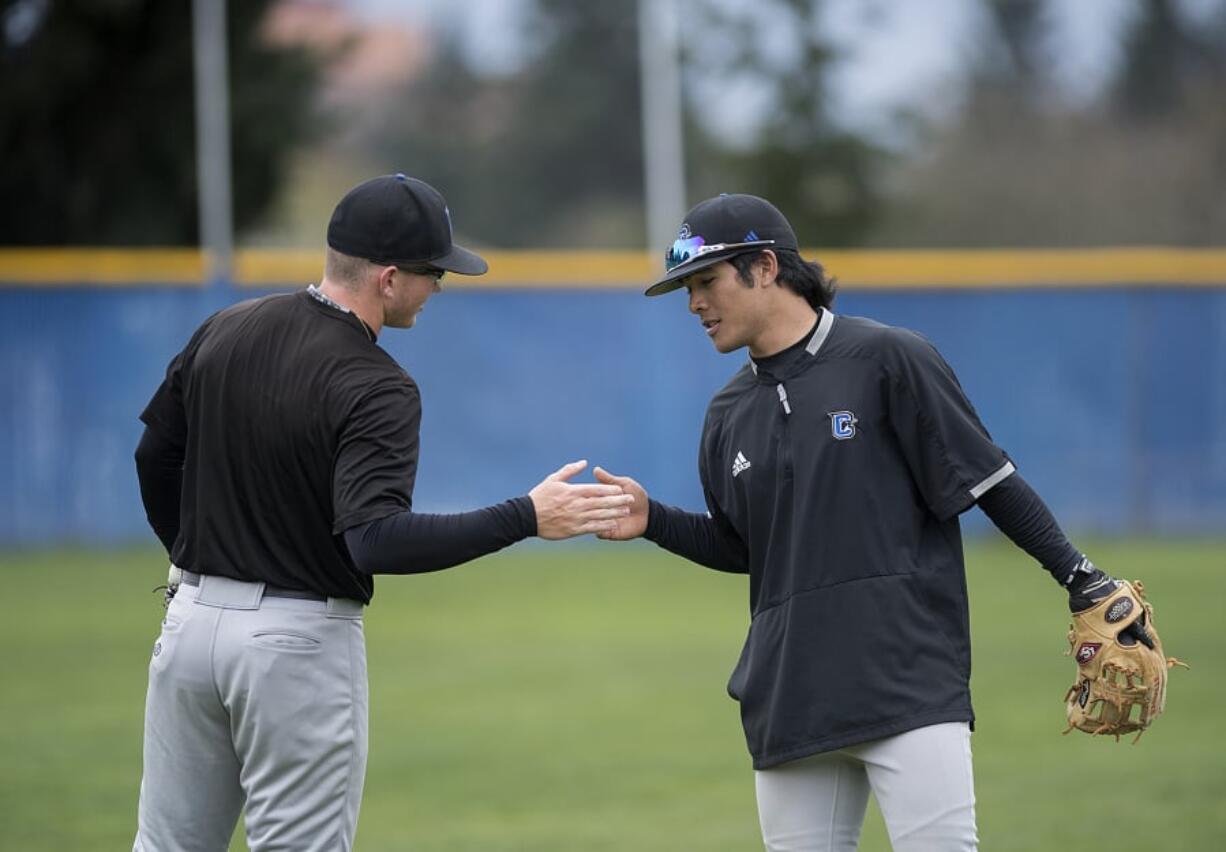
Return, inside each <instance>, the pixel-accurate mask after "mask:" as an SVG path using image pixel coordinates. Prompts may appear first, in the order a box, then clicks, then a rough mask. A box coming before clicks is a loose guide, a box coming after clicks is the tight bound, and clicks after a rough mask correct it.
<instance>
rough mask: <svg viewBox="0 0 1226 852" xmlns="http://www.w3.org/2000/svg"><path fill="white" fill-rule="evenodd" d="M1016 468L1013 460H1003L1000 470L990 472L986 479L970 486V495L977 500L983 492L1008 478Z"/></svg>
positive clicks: (985, 492)
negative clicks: (972, 486)
mask: <svg viewBox="0 0 1226 852" xmlns="http://www.w3.org/2000/svg"><path fill="white" fill-rule="evenodd" d="M1016 470H1017V468H1015V467H1014V466H1013V462H1010V461H1007V462H1005V463H1004V464H1003V465H1001V466H1000V470H998V471H996V473H994V474H992V475H991V476H989V477H988V478H987V479H985V480H984V481H983V482H981V483H979V484H978V485H976V486H975V487H974V488H972V489H971V496H972V497H974V498H975V499H976V500H978V499H979V498H980V497H982V496H983V495H984V494H987V493H988V492H989V491H991V490H992V488H993V487H995V486H997V485H999V484H1000V483H1002V482H1004V481H1005V480H1006V479H1008V478H1009V477H1010V476H1012V475H1013V473H1014V472H1015V471H1016Z"/></svg>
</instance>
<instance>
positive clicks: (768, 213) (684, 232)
mask: <svg viewBox="0 0 1226 852" xmlns="http://www.w3.org/2000/svg"><path fill="white" fill-rule="evenodd" d="M765 248H775V249H788V250H790V251H800V246H799V245H798V244H797V242H796V234H795V232H793V231H792V226H791V225H790V224H789V223H788V220H787V218H786V217H784V215H783V214H782V213H780V212H779V210H778V208H776V207H775V205H773V204H771V203H770V202H769V201H767V200H766V199H765V198H758V196H756V195H729V194H727V193H724V194H721V195H717V196H715V197H714V198H708V199H707V200H706V201H703V202H701V203H700V204H698V205H697V206H695V207H694V209H693V210H691V211H690V212H689V213H687V214H685V221H684V222H683V223H682V225H681V231H680V232H679V233H678V235H677V241H676V242H674V243H673V245H672V248H670V249H669V250H668V251H667V252H666V253H665V255H664V268H665V275H664V277H663V278H661V279H660V280H659V281H657V282H656V283H655V284H652V285H651V286H650V287H648V288H647V290H646V295H648V296H659V295H662V294H664V293H671V292H672V291H673V290H676V289H678V288H680V287H681V282H682V279H684V278H685V277H686V276H688V275H692V274H694V273H695V272H697V271H698V270H700V269H705V268H706V267H708V266H712V265H714V264H716V263H719V262H720V261H721V260H727V259H728V258H730V257H735V256H736V255H738V254H745V253H746V252H753V251H760V250H762V249H765Z"/></svg>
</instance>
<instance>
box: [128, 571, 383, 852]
mask: <svg viewBox="0 0 1226 852" xmlns="http://www.w3.org/2000/svg"><path fill="white" fill-rule="evenodd" d="M367 710H368V699H367V684H366V642H365V637H364V636H363V633H362V605H361V604H360V603H358V602H356V601H351V600H345V599H341V598H329V599H328V600H327V601H322V600H300V599H295V598H290V597H275V596H272V594H271V593H270V594H265V588H264V584H263V583H244V582H239V581H237V580H230V579H227V578H224V577H207V576H206V577H201V578H200V582H199V585H198V586H190V585H181V586H180V587H179V589H178V593H177V594H176V595H175V597H174V600H172V601H171V603H170V606H169V607H168V609H167V611H166V618H165V620H164V621H163V622H162V631H161V635H160V636H159V637H158V640H157V642H156V643H155V644H154V646H153V658H152V660H151V661H150V663H149V692H148V696H147V698H146V702H145V745H144V776H143V777H142V779H141V785H140V812H139V815H138V828H137V834H136V842H135V845H134V847H133V849H134V852H225V850H226V849H227V848H228V847H229V843H230V837H231V835H232V834H233V833H234V827H235V825H236V824H237V822H238V816H239V813H240V811H242V810H243V809H244V808H245V809H246V829H247V844H248V846H249V848H250V849H251V850H252V852H280V851H281V850H285V852H288V850H293V852H310V850H325V849H326V850H348V849H351V848H352V846H353V836H354V832H355V830H356V828H357V820H358V807H359V805H360V803H361V798H362V782H363V779H364V776H365V773H366V753H367Z"/></svg>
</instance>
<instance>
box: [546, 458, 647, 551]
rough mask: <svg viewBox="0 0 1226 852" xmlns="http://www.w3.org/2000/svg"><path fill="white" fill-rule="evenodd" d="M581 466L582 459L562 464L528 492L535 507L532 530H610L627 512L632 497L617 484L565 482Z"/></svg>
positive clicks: (567, 533) (560, 533)
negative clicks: (533, 527) (534, 525)
mask: <svg viewBox="0 0 1226 852" xmlns="http://www.w3.org/2000/svg"><path fill="white" fill-rule="evenodd" d="M585 467H587V462H586V461H575V462H571V463H570V464H565V465H562V467H560V468H558V469H557V470H555V471H554V472H553V473H551V474H549V476H547V477H545V478H544V479H543V480H542V481H541V483H540V484H539V485H537V486H536V487H535V488H533V489H532V490H531V491H529V492H528V497H529V498H530V499H531V500H532V507H533V509H535V510H536V534H537V535H538V536H540V537H541V538H545V539H551V540H557V539H562V538H571V537H572V536H576V535H584V534H585V533H605V532H609V531H613V530H616V529H617V524H618V521H619V520H620V519H622V518H625V517H626V516H627V515H628V514H629V513H630V506H631V504H632V503H633V502H634V497H633V496H632V495H630V494H626V493H624V492H623V491H622V489H621V488H620V487H618V486H617V485H611V484H607V483H606V484H601V483H591V482H575V483H572V482H568V480H569V479H570V478H571V477H572V476H574V475H575V474H577V473H579V471H581V470H583V469H584V468H585Z"/></svg>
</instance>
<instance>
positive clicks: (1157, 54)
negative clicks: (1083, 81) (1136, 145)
mask: <svg viewBox="0 0 1226 852" xmlns="http://www.w3.org/2000/svg"><path fill="white" fill-rule="evenodd" d="M1221 18H1223V19H1226V12H1224V13H1223V14H1222V15H1221ZM1123 48H1124V51H1123V52H1124V58H1123V61H1122V62H1121V63H1120V70H1119V72H1118V73H1117V75H1116V79H1115V85H1114V87H1113V92H1112V101H1113V105H1114V107H1115V108H1116V110H1117V111H1119V112H1120V113H1121V114H1123V115H1125V116H1130V117H1137V118H1146V119H1162V118H1167V117H1170V116H1171V115H1173V114H1175V113H1177V112H1179V111H1180V110H1181V109H1182V108H1184V107H1186V105H1187V101H1188V98H1189V97H1190V96H1193V92H1192V90H1193V89H1196V88H1200V87H1202V86H1203V85H1204V84H1205V83H1206V82H1210V81H1212V82H1214V83H1218V84H1220V83H1221V82H1223V79H1224V78H1226V75H1224V74H1223V71H1224V67H1223V64H1224V63H1226V55H1224V51H1226V40H1223V39H1222V33H1221V27H1220V26H1218V27H1209V28H1207V29H1205V30H1204V31H1203V32H1201V31H1198V29H1197V27H1195V26H1194V25H1193V24H1192V23H1191V22H1190V21H1187V20H1185V18H1184V17H1183V16H1181V15H1180V14H1179V12H1178V10H1177V8H1176V4H1175V3H1173V2H1172V0H1142V2H1141V3H1140V9H1139V10H1137V14H1135V15H1134V16H1133V20H1132V24H1131V27H1130V28H1129V31H1128V34H1127V35H1126V36H1125V38H1124V44H1123Z"/></svg>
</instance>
